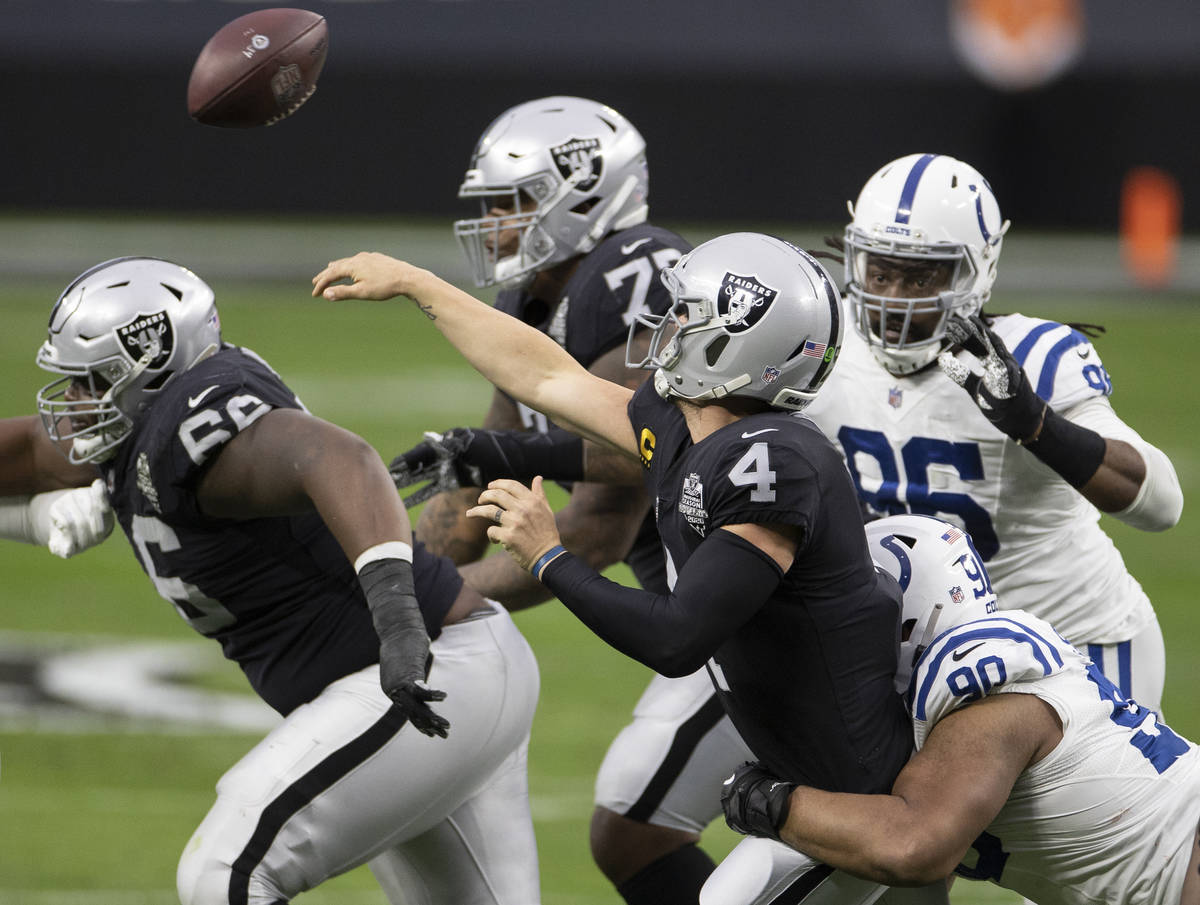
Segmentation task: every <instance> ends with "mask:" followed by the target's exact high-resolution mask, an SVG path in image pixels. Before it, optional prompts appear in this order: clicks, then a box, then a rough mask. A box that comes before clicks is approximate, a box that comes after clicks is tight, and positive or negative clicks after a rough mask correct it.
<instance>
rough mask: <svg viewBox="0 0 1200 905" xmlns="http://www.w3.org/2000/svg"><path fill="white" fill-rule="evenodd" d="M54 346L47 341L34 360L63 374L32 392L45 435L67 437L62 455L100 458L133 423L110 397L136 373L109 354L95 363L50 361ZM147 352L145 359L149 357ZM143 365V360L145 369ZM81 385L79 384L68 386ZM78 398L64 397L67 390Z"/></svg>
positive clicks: (57, 439)
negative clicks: (66, 448)
mask: <svg viewBox="0 0 1200 905" xmlns="http://www.w3.org/2000/svg"><path fill="white" fill-rule="evenodd" d="M53 357H54V350H53V348H52V347H50V343H49V341H47V342H46V343H43V345H42V348H41V349H40V350H39V351H38V364H39V365H41V366H42V367H44V368H47V369H52V370H60V371H61V373H63V374H64V376H63V377H60V378H59V379H58V380H53V381H51V382H50V383H48V384H46V385H45V386H44V387H42V388H41V389H40V390H39V391H38V394H37V407H38V414H39V415H41V418H42V426H43V427H45V428H46V433H47V434H49V435H50V439H51V440H53V441H55V443H58V444H60V445H65V444H66V443H70V444H71V446H70V449H69V451H68V453H67V458H68V459H69V460H70V461H71V462H72V463H73V464H76V465H78V464H80V463H83V462H103V461H105V460H106V459H109V458H111V457H112V455H113V454H114V453H115V452H116V449H117V447H118V446H120V445H121V442H122V441H123V440H124V439H125V436H126V435H127V434H128V433H129V430H130V428H131V427H132V426H133V421H132V420H131V419H130V417H129V416H128V415H126V414H125V413H124V412H123V411H121V409H120V408H119V407H118V406H117V404H116V402H115V399H116V397H117V396H119V394H120V392H121V390H122V389H124V388H125V387H126V386H128V384H129V383H130V381H131V380H132V379H133V378H134V377H136V373H140V369H139V370H138V371H137V372H136V373H135V372H134V370H133V369H131V368H130V367H129V366H128V365H127V364H126V363H125V362H123V361H120V360H110V361H107V362H102V363H100V364H99V365H97V366H96V367H94V368H90V369H89V368H72V367H70V366H62V367H61V369H60V367H59V366H54V367H53V368H51V367H50V364H49V363H50V362H52V361H53ZM149 360H150V359H149V358H146V359H144V361H145V362H147V363H148V362H149ZM144 367H145V365H143V366H142V369H144ZM73 385H74V386H75V387H79V386H83V385H86V386H85V388H84V389H83V390H79V389H76V390H75V391H74V392H72V386H73ZM69 393H70V395H72V396H75V397H77V398H73V399H68V398H67V395H68V394H69Z"/></svg>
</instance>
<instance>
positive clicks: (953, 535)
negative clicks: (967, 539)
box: [942, 528, 963, 544]
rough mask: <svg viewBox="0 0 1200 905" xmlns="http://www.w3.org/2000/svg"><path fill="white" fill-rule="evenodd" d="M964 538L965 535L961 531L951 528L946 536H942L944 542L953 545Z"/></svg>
mask: <svg viewBox="0 0 1200 905" xmlns="http://www.w3.org/2000/svg"><path fill="white" fill-rule="evenodd" d="M962 536H963V533H962V532H961V531H960V530H959V529H957V528H951V529H950V530H949V531H947V532H946V533H945V534H943V535H942V540H944V541H945V542H946V543H948V544H952V543H954V542H955V541H956V540H958V539H959V538H960V537H962Z"/></svg>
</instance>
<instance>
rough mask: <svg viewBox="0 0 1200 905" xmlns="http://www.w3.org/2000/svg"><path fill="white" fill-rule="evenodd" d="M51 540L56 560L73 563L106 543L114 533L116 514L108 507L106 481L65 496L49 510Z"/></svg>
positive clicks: (97, 479)
mask: <svg viewBox="0 0 1200 905" xmlns="http://www.w3.org/2000/svg"><path fill="white" fill-rule="evenodd" d="M49 516H50V539H49V542H48V543H47V546H48V547H49V549H50V552H51V553H53V554H54V555H55V556H61V557H62V558H63V559H69V558H70V557H72V556H74V555H75V554H76V553H82V552H83V551H84V550H86V549H88V548H89V547H94V546H96V544H98V543H100V542H101V541H102V540H104V539H105V538H106V537H108V535H109V534H110V533H111V532H112V529H113V511H112V507H111V506H109V505H108V495H107V494H106V493H105V491H104V481H102V480H101V479H100V478H96V480H94V481H92V483H91V484H90V485H89V486H87V487H80V488H78V489H76V490H71V491H69V492H67V493H64V494H63V495H62V496H60V497H59V498H58V499H57V500H55V501H54V502H53V503H52V504H51V506H50V509H49Z"/></svg>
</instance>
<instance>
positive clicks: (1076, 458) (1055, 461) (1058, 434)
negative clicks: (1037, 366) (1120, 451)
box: [1022, 406, 1107, 490]
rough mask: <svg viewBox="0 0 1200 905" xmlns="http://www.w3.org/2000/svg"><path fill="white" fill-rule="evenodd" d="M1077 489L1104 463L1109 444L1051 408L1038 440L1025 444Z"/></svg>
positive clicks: (1048, 409) (1047, 411)
mask: <svg viewBox="0 0 1200 905" xmlns="http://www.w3.org/2000/svg"><path fill="white" fill-rule="evenodd" d="M1022 445H1023V446H1024V447H1025V448H1026V449H1027V450H1029V451H1030V452H1031V453H1033V454H1034V455H1035V456H1037V457H1038V458H1039V459H1041V460H1042V461H1043V462H1045V463H1046V464H1047V465H1049V466H1050V467H1051V468H1053V469H1054V470H1055V471H1056V472H1058V474H1059V475H1060V476H1061V477H1062V479H1063V480H1064V481H1066V482H1067V483H1068V484H1070V485H1071V486H1072V487H1074V488H1075V489H1076V490H1078V489H1079V488H1080V487H1082V486H1083V485H1084V484H1086V483H1087V482H1088V481H1090V480H1091V479H1092V476H1093V475H1094V474H1095V473H1096V472H1097V471H1098V470H1099V468H1100V465H1101V463H1103V462H1104V451H1105V449H1106V447H1107V443H1106V442H1105V440H1104V438H1103V437H1102V436H1100V435H1099V434H1098V433H1096V432H1095V431H1094V430H1089V429H1088V428H1086V427H1080V426H1079V425H1078V424H1075V423H1074V422H1072V421H1070V420H1068V419H1067V418H1064V417H1063V416H1062V415H1060V414H1058V413H1057V412H1056V411H1054V409H1052V408H1050V407H1049V406H1047V407H1046V409H1045V414H1044V415H1043V417H1042V424H1041V427H1040V428H1039V429H1038V432H1037V435H1036V438H1035V439H1033V440H1030V441H1028V442H1025V443H1023V444H1022Z"/></svg>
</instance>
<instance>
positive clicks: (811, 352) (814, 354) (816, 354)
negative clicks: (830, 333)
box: [800, 339, 825, 358]
mask: <svg viewBox="0 0 1200 905" xmlns="http://www.w3.org/2000/svg"><path fill="white" fill-rule="evenodd" d="M800 354H801V355H807V356H809V357H810V358H824V357H825V343H815V342H813V341H812V340H811V339H806V340H805V341H804V348H803V349H801V350H800Z"/></svg>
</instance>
